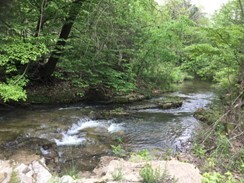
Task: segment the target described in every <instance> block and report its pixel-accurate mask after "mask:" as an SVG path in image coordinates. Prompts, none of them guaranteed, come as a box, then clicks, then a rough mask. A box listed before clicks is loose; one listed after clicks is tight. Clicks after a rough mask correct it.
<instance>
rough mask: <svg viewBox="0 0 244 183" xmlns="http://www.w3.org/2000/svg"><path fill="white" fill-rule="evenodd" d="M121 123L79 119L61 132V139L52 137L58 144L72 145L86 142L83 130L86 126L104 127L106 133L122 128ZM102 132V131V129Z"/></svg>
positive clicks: (118, 130)
mask: <svg viewBox="0 0 244 183" xmlns="http://www.w3.org/2000/svg"><path fill="white" fill-rule="evenodd" d="M122 125H123V124H118V123H113V122H112V121H107V120H97V121H94V120H91V119H87V118H83V119H80V120H79V121H78V122H77V123H74V124H73V125H72V126H71V127H70V128H69V129H68V130H67V131H66V132H62V139H61V140H59V139H54V140H55V142H56V144H57V145H58V146H73V145H80V144H84V143H86V141H87V139H86V137H85V135H86V133H84V132H83V130H85V129H88V128H97V129H100V128H102V129H106V130H107V131H108V133H116V132H120V131H122V130H123V127H122ZM103 132H104V131H103Z"/></svg>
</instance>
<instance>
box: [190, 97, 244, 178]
mask: <svg viewBox="0 0 244 183" xmlns="http://www.w3.org/2000/svg"><path fill="white" fill-rule="evenodd" d="M238 101H239V98H238V97H237V98H235V99H234V100H233V101H232V102H229V103H227V104H226V105H223V104H222V105H219V103H218V106H219V107H216V106H215V107H212V108H211V109H210V110H209V111H205V112H204V114H206V115H205V116H204V117H203V119H205V121H206V122H207V124H205V125H206V126H205V127H204V130H202V131H200V132H199V133H198V136H197V139H196V141H195V144H194V147H193V151H192V152H193V154H194V155H195V157H197V163H198V166H199V168H200V170H201V172H202V175H203V183H222V182H225V183H236V182H242V183H243V182H244V147H243V144H244V143H243V142H244V111H243V108H241V107H240V106H239V105H238ZM209 114H211V115H209ZM201 117H202V116H201Z"/></svg>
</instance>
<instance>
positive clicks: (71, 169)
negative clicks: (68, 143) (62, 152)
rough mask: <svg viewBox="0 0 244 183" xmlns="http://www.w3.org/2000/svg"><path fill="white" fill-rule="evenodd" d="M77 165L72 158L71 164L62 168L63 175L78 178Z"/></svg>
mask: <svg viewBox="0 0 244 183" xmlns="http://www.w3.org/2000/svg"><path fill="white" fill-rule="evenodd" d="M78 174H79V170H78V167H77V166H76V165H75V163H74V161H73V160H72V162H71V164H70V165H69V166H67V167H66V168H65V170H64V175H69V176H70V177H72V178H73V179H78V178H79V176H78Z"/></svg>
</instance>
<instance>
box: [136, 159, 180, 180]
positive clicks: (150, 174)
mask: <svg viewBox="0 0 244 183" xmlns="http://www.w3.org/2000/svg"><path fill="white" fill-rule="evenodd" d="M140 176H141V177H142V182H143V183H175V182H177V180H176V179H175V178H171V177H170V175H169V174H168V171H167V170H166V168H165V169H164V170H163V172H162V173H161V171H160V169H153V168H152V165H151V164H146V165H145V166H144V167H143V168H142V169H141V170H140Z"/></svg>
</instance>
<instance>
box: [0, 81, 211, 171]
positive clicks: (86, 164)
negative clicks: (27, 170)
mask: <svg viewBox="0 0 244 183" xmlns="http://www.w3.org/2000/svg"><path fill="white" fill-rule="evenodd" d="M169 95H171V96H179V97H182V98H184V102H183V105H182V107H179V108H177V109H168V110H162V109H157V108H155V109H141V110H128V112H129V115H128V116H125V117H116V118H112V119H109V120H108V119H94V118H90V116H93V115H94V114H98V113H100V112H101V109H102V110H103V111H104V110H106V107H104V106H85V105H82V104H81V105H75V106H66V107H55V108H49V107H46V108H42V109H36V110H27V109H19V110H15V111H11V112H8V113H5V114H3V115H1V117H0V144H2V145H0V154H2V155H0V159H1V156H4V157H5V158H11V156H12V155H14V154H15V153H18V151H19V150H20V149H21V150H23V149H24V150H26V151H32V152H33V153H37V154H40V155H43V156H45V155H46V156H47V155H49V153H50V151H52V150H53V151H55V152H56V153H54V154H55V156H57V157H59V160H58V163H59V164H61V166H62V165H65V164H70V163H71V162H74V161H75V162H76V164H77V167H79V168H80V169H81V170H92V169H93V168H94V167H95V166H96V164H97V162H98V160H99V157H101V156H103V155H108V154H111V146H110V145H111V144H113V143H114V141H115V139H116V138H117V137H123V139H124V145H125V147H126V149H127V150H128V151H138V150H142V149H149V150H153V149H158V150H162V151H165V150H166V149H168V148H172V149H174V150H175V151H185V149H186V147H187V146H188V145H189V143H190V141H191V138H192V136H193V135H194V132H195V131H196V129H197V128H199V127H201V125H200V123H199V122H198V121H197V120H196V119H195V118H194V117H193V113H194V111H195V110H196V109H197V108H199V107H207V106H208V104H209V103H210V102H211V100H212V99H213V97H214V94H213V92H212V91H211V87H210V84H209V83H207V82H199V81H197V82H185V83H184V84H183V85H182V86H181V87H179V90H178V91H177V92H174V93H171V94H169ZM163 97H164V96H162V97H159V98H156V99H152V100H160V99H161V98H163ZM147 102H148V101H143V102H141V103H137V104H130V105H128V106H125V108H126V107H129V106H133V105H143V104H145V103H147ZM91 114H92V115H91ZM46 147H48V148H46ZM2 158H3V157H2Z"/></svg>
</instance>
